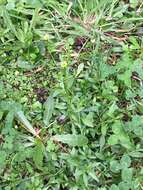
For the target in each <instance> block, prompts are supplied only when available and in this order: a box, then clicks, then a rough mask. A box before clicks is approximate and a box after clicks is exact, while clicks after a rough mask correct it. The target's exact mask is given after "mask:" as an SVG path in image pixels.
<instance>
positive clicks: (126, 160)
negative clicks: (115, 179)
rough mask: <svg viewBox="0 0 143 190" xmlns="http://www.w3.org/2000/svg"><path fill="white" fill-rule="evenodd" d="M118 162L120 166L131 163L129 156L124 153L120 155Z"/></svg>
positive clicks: (125, 166)
mask: <svg viewBox="0 0 143 190" xmlns="http://www.w3.org/2000/svg"><path fill="white" fill-rule="evenodd" d="M120 163H121V167H122V168H128V167H130V165H131V158H130V157H129V156H128V155H126V154H125V155H123V156H122V158H121V161H120Z"/></svg>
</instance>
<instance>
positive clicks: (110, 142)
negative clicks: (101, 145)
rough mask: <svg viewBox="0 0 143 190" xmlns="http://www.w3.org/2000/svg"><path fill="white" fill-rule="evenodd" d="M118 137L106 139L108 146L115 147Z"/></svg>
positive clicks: (112, 136) (113, 136)
mask: <svg viewBox="0 0 143 190" xmlns="http://www.w3.org/2000/svg"><path fill="white" fill-rule="evenodd" d="M118 140H119V139H118V136H117V135H111V136H110V137H109V139H108V144H109V145H115V144H118V142H119V141H118Z"/></svg>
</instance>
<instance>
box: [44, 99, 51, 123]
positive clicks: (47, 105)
mask: <svg viewBox="0 0 143 190" xmlns="http://www.w3.org/2000/svg"><path fill="white" fill-rule="evenodd" d="M44 108H45V110H44V118H43V121H44V124H45V125H46V126H48V125H49V122H50V119H51V117H52V114H53V111H54V98H53V96H49V97H48V99H47V101H46V102H45V104H44Z"/></svg>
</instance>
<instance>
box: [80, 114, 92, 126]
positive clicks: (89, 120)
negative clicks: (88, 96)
mask: <svg viewBox="0 0 143 190" xmlns="http://www.w3.org/2000/svg"><path fill="white" fill-rule="evenodd" d="M82 121H83V123H84V125H86V126H88V127H94V121H93V113H92V112H90V113H89V114H88V115H86V116H85V117H83V118H82Z"/></svg>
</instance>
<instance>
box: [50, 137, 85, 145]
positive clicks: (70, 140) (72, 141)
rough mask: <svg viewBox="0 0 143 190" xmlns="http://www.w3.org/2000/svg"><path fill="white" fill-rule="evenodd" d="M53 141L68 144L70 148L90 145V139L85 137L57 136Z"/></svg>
mask: <svg viewBox="0 0 143 190" xmlns="http://www.w3.org/2000/svg"><path fill="white" fill-rule="evenodd" d="M52 139H53V140H55V141H60V142H62V143H65V144H68V145H69V146H85V145H87V143H88V139H87V138H86V137H85V136H83V135H71V134H67V135H55V136H53V137H52Z"/></svg>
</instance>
